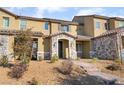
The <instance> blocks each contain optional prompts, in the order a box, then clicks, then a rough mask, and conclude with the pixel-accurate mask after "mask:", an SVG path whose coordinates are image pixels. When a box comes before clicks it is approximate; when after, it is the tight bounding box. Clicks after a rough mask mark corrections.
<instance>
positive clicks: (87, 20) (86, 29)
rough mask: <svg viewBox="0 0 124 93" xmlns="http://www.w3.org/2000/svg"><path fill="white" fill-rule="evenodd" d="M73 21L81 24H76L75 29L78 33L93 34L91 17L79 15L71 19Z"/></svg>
mask: <svg viewBox="0 0 124 93" xmlns="http://www.w3.org/2000/svg"><path fill="white" fill-rule="evenodd" d="M73 21H74V22H79V23H80V24H81V25H80V26H78V28H77V31H78V35H87V36H93V35H94V32H93V29H94V26H93V18H92V17H81V16H77V17H74V19H73Z"/></svg>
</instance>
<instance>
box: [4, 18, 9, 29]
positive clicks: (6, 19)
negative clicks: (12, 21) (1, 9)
mask: <svg viewBox="0 0 124 93" xmlns="http://www.w3.org/2000/svg"><path fill="white" fill-rule="evenodd" d="M3 27H4V28H6V27H9V17H3Z"/></svg>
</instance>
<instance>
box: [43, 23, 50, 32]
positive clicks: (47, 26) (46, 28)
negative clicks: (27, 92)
mask: <svg viewBox="0 0 124 93" xmlns="http://www.w3.org/2000/svg"><path fill="white" fill-rule="evenodd" d="M44 29H45V30H48V29H49V23H48V22H45V24H44Z"/></svg>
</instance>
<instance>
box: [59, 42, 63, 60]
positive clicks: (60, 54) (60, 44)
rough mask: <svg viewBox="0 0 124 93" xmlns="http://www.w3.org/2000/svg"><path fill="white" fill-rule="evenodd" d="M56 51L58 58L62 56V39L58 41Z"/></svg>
mask: <svg viewBox="0 0 124 93" xmlns="http://www.w3.org/2000/svg"><path fill="white" fill-rule="evenodd" d="M58 52H59V58H63V43H62V41H59V46H58Z"/></svg>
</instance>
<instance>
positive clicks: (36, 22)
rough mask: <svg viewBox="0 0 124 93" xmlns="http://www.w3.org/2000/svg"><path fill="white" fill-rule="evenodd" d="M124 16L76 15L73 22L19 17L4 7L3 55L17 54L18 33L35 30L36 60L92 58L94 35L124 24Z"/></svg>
mask: <svg viewBox="0 0 124 93" xmlns="http://www.w3.org/2000/svg"><path fill="white" fill-rule="evenodd" d="M123 25H124V22H123V19H122V18H110V17H106V16H100V15H86V16H74V18H73V20H72V21H66V20H59V19H51V18H35V17H28V16H19V15H16V14H14V13H12V12H10V11H8V10H5V9H3V8H0V55H3V54H4V55H7V56H8V58H9V60H12V57H13V55H12V54H13V52H14V51H13V45H14V39H15V36H16V33H18V31H25V30H27V29H31V31H32V32H33V36H32V38H33V45H32V59H35V60H38V59H39V58H43V59H51V57H52V56H54V55H57V56H58V57H59V58H64V59H68V58H71V59H77V57H80V58H90V50H91V48H92V46H91V38H92V37H97V36H99V35H101V34H102V33H105V32H107V31H108V30H110V29H115V28H117V27H120V26H123Z"/></svg>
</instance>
